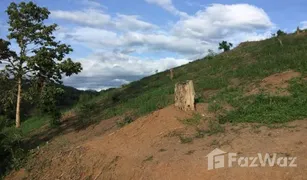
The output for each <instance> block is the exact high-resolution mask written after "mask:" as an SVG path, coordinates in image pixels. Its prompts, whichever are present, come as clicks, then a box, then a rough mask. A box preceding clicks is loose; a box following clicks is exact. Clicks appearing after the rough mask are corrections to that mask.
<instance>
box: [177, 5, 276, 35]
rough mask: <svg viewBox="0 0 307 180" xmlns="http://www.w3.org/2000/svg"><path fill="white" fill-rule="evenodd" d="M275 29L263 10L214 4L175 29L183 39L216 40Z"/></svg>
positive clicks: (246, 6)
mask: <svg viewBox="0 0 307 180" xmlns="http://www.w3.org/2000/svg"><path fill="white" fill-rule="evenodd" d="M271 27H273V23H272V22H271V21H270V18H269V17H268V15H267V14H266V13H265V12H264V11H263V9H260V8H257V7H255V6H252V5H248V4H235V5H222V4H213V5H211V6H209V7H207V8H205V9H204V10H201V11H198V12H197V13H196V14H195V15H194V16H190V17H188V18H185V19H182V20H180V21H179V22H177V23H176V25H175V26H174V27H173V32H174V33H175V34H177V35H178V36H181V37H191V38H202V39H215V38H218V39H219V38H221V37H225V36H229V35H232V34H234V33H236V32H242V31H243V32H252V31H256V30H263V29H264V30H265V29H268V28H271Z"/></svg>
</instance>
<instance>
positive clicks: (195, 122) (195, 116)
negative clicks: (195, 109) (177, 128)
mask: <svg viewBox="0 0 307 180" xmlns="http://www.w3.org/2000/svg"><path fill="white" fill-rule="evenodd" d="M201 119H202V117H201V115H200V114H198V113H194V114H193V116H192V117H191V118H187V119H183V120H181V122H182V123H183V124H186V125H190V126H197V125H198V124H199V123H200V121H201Z"/></svg>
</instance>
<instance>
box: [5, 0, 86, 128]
mask: <svg viewBox="0 0 307 180" xmlns="http://www.w3.org/2000/svg"><path fill="white" fill-rule="evenodd" d="M6 12H7V14H8V16H9V21H8V24H9V26H10V27H9V29H8V30H9V35H8V38H9V40H14V41H15V42H16V43H17V45H18V47H19V51H18V54H16V56H15V57H14V58H13V59H12V60H10V61H8V65H6V67H5V70H6V71H7V72H9V73H10V76H13V77H14V79H15V80H16V83H17V102H16V127H17V128H19V127H20V104H21V100H22V82H23V80H24V79H25V78H27V79H30V78H31V79H34V80H37V81H38V82H39V87H40V91H43V89H44V86H45V84H46V83H49V82H56V83H61V79H62V74H65V75H67V76H70V75H72V74H77V73H78V72H80V71H81V70H82V68H81V64H80V63H74V62H73V61H72V60H71V59H64V58H65V55H67V54H69V53H70V52H71V51H72V49H71V48H70V46H68V45H65V44H61V42H57V41H55V37H54V36H53V32H54V31H55V30H56V27H57V25H56V24H51V25H45V24H44V21H45V20H47V19H48V17H49V14H50V12H49V11H48V9H47V8H44V7H39V6H37V5H36V4H34V3H33V2H28V3H25V2H21V3H20V4H16V3H14V2H13V3H11V4H10V5H9V7H8V8H7V11H6Z"/></svg>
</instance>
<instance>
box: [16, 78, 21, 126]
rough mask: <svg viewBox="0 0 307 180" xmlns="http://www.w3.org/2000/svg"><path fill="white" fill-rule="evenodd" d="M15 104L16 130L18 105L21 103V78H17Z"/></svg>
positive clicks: (18, 124) (18, 115)
mask: <svg viewBox="0 0 307 180" xmlns="http://www.w3.org/2000/svg"><path fill="white" fill-rule="evenodd" d="M17 86H18V92H17V104H16V128H20V103H21V78H20V77H19V78H18V82H17Z"/></svg>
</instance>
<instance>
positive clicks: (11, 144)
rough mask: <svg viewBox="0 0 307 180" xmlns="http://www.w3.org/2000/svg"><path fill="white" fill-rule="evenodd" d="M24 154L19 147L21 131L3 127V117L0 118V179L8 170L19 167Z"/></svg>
mask: <svg viewBox="0 0 307 180" xmlns="http://www.w3.org/2000/svg"><path fill="white" fill-rule="evenodd" d="M25 155H26V152H25V151H24V150H23V149H22V148H21V132H20V131H19V130H16V129H15V128H5V126H4V121H3V119H0V179H1V177H2V176H4V175H5V173H6V172H8V171H9V170H11V169H17V168H19V167H21V165H22V164H23V160H24V157H25Z"/></svg>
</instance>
